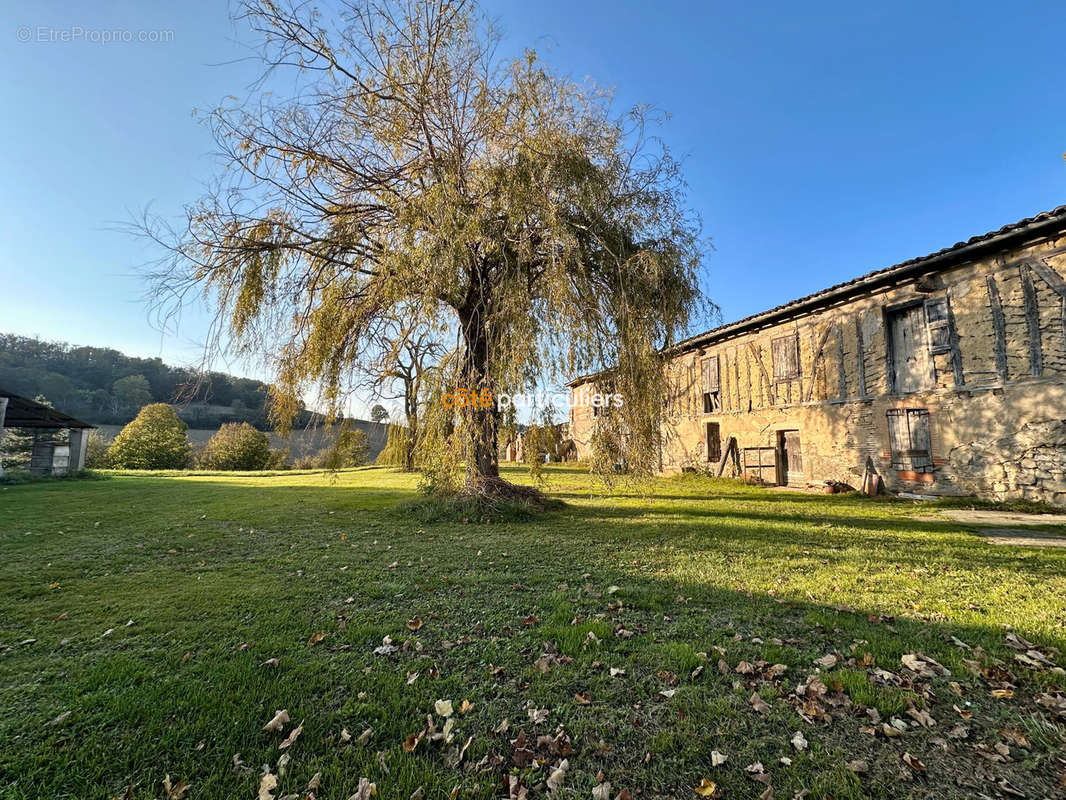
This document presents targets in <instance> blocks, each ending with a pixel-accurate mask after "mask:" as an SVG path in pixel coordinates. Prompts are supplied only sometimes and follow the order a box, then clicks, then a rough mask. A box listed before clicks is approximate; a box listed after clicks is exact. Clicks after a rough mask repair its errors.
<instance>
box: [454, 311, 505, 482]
mask: <svg viewBox="0 0 1066 800" xmlns="http://www.w3.org/2000/svg"><path fill="white" fill-rule="evenodd" d="M485 312H486V304H485V303H484V302H475V303H473V304H471V305H468V306H467V307H466V308H465V309H464V310H463V311H461V312H460V314H459V322H460V324H461V326H462V330H463V360H462V370H461V373H460V374H461V380H462V384H461V388H465V389H467V390H468V391H469V393H470V396H471V397H472V398H473V397H475V396H476V397H478V398H480V396H481V392H482V391H483V390H484V389H488V390H489V392H491V391H492V385H491V381H490V379H489V331H488V325H487V324H486V321H485ZM463 411H464V412H465V414H466V419H467V422H468V423H469V427H470V432H471V450H470V456H469V458H468V460H467V465H466V483H467V485H468V486H470V485H472V484H476V483H478V482H479V480H480V479H483V478H499V476H500V462H499V453H498V452H497V445H498V443H497V428H498V426H499V416H498V412H497V407H496V402H495V397H493V402H492V403H490V404H489V406H488V407H487V408H485V407H482V406H481V405H480V404H477V403H473V404H470V405H467V406H465V407H464V408H463Z"/></svg>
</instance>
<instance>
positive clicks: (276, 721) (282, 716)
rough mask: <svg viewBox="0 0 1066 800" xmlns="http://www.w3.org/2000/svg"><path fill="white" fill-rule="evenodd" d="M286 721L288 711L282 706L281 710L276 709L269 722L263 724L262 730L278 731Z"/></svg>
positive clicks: (287, 719)
mask: <svg viewBox="0 0 1066 800" xmlns="http://www.w3.org/2000/svg"><path fill="white" fill-rule="evenodd" d="M288 721H289V711H288V709H285V708H283V709H281V711H277V712H275V713H274V717H273V718H272V719H271V720H270V722H268V723H267V724H266V725H264V726H263V730H265V731H280V730H281V729H282V728H283V727H284V726H285V723H286V722H288Z"/></svg>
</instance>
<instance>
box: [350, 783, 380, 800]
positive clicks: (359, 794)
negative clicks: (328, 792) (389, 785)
mask: <svg viewBox="0 0 1066 800" xmlns="http://www.w3.org/2000/svg"><path fill="white" fill-rule="evenodd" d="M377 793H378V787H377V784H374V783H371V782H370V780H369V779H367V778H360V779H359V789H358V790H356V792H355V794H353V795H352V796H351V797H349V798H348V800H370V798H371V797H373V796H374V795H376V794H377Z"/></svg>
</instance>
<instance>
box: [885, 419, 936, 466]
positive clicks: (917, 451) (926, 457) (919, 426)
mask: <svg viewBox="0 0 1066 800" xmlns="http://www.w3.org/2000/svg"><path fill="white" fill-rule="evenodd" d="M887 416H888V438H889V443H890V447H891V450H892V466H893V467H895V468H896V469H898V470H908V471H914V472H929V471H930V470H932V467H933V452H932V438H931V437H930V435H929V411H928V410H927V409H924V408H891V409H889V410H888V412H887Z"/></svg>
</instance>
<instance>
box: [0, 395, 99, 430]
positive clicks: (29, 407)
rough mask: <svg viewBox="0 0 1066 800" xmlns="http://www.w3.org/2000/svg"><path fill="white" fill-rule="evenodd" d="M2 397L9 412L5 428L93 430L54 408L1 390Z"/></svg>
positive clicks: (4, 424) (5, 417) (86, 423)
mask: <svg viewBox="0 0 1066 800" xmlns="http://www.w3.org/2000/svg"><path fill="white" fill-rule="evenodd" d="M0 397H6V398H7V401H8V402H7V412H6V413H5V414H4V422H3V426H4V427H5V428H43V429H50V430H59V429H61V428H93V427H95V426H94V425H90V424H89V423H88V422H82V421H81V420H80V419H75V418H74V417H72V416H70V415H69V414H64V413H62V412H61V411H56V410H55V409H54V408H50V407H48V406H46V405H45V404H44V403H38V402H37V401H36V400H30V399H28V398H26V397H20V396H19V395H17V394H12V393H11V392H8V391H6V390H4V389H2V388H0Z"/></svg>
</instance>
